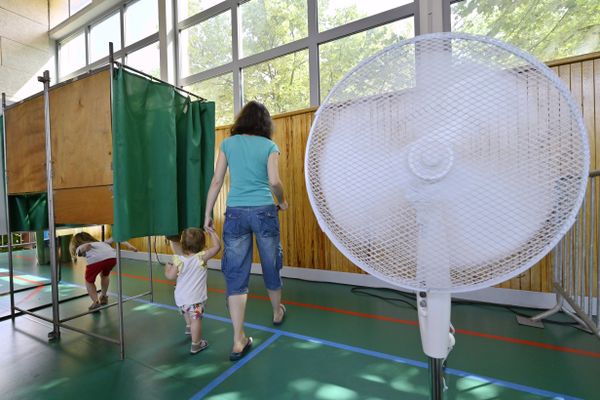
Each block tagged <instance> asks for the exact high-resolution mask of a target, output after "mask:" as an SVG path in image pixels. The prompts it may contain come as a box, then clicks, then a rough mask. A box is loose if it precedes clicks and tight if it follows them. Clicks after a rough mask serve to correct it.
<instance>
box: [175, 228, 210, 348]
mask: <svg viewBox="0 0 600 400" xmlns="http://www.w3.org/2000/svg"><path fill="white" fill-rule="evenodd" d="M208 234H209V235H210V238H211V242H212V245H211V247H210V248H208V249H206V250H204V247H205V238H204V232H203V231H202V230H201V229H196V228H188V229H186V230H184V231H183V232H182V233H181V237H180V238H176V237H172V236H170V237H168V238H167V239H169V240H171V248H172V249H173V253H175V255H174V256H173V262H172V263H168V264H167V265H166V266H165V276H166V277H167V279H176V280H177V283H176V285H175V304H177V307H179V310H180V311H181V314H183V318H184V319H185V325H186V329H185V333H186V334H187V335H189V334H191V336H192V345H191V347H190V353H191V354H196V353H199V352H201V351H202V350H204V349H206V348H207V347H208V342H207V341H206V340H204V339H202V315H203V314H204V304H205V303H206V299H207V298H208V295H207V290H206V276H207V272H206V262H207V261H208V260H209V259H211V258H213V257H214V256H215V255H216V254H217V253H218V252H219V250H221V242H220V241H219V237H218V236H217V234H216V232H215V231H214V230H211V231H209V232H208ZM177 239H178V240H177Z"/></svg>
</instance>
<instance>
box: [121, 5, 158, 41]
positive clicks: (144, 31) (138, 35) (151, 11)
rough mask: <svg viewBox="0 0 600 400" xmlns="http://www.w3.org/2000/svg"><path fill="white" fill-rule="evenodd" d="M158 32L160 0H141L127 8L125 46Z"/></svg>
mask: <svg viewBox="0 0 600 400" xmlns="http://www.w3.org/2000/svg"><path fill="white" fill-rule="evenodd" d="M156 32H158V2H157V1H156V0H139V1H136V2H135V3H132V4H131V5H129V6H127V8H126V9H125V46H128V45H130V44H131V43H135V42H137V41H138V40H140V39H143V38H145V37H148V36H150V35H152V34H153V33H156Z"/></svg>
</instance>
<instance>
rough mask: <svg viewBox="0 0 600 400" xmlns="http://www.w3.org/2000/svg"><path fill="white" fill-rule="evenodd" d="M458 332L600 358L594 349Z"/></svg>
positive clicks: (462, 330)
mask: <svg viewBox="0 0 600 400" xmlns="http://www.w3.org/2000/svg"><path fill="white" fill-rule="evenodd" d="M456 333H460V334H463V335H469V336H476V337H481V338H486V339H492V340H499V341H501V342H508V343H516V344H523V345H526V346H532V347H539V348H542V349H548V350H554V351H561V352H564V353H573V354H578V355H580V356H587V357H593V358H600V353H596V352H593V351H587V350H580V349H573V348H571V347H564V346H556V345H553V344H548V343H542V342H534V341H531V340H524V339H517V338H511V337H507V336H499V335H492V334H489V333H481V332H475V331H469V330H466V329H457V330H456Z"/></svg>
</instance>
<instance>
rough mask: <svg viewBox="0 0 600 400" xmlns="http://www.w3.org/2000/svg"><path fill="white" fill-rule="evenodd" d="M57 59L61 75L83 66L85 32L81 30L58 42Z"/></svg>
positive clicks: (84, 61) (84, 63)
mask: <svg viewBox="0 0 600 400" xmlns="http://www.w3.org/2000/svg"><path fill="white" fill-rule="evenodd" d="M58 61H59V64H58V69H59V76H61V77H63V76H65V75H68V74H70V73H71V72H75V71H77V70H78V69H81V68H83V67H85V65H86V60H85V34H84V33H83V32H80V33H78V34H77V35H76V36H73V37H71V38H69V39H66V40H65V41H64V42H60V44H59V50H58Z"/></svg>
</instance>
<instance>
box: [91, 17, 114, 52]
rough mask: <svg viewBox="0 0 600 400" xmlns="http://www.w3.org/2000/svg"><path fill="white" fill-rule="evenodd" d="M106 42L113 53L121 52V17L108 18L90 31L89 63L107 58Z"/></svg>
mask: <svg viewBox="0 0 600 400" xmlns="http://www.w3.org/2000/svg"><path fill="white" fill-rule="evenodd" d="M108 42H113V46H114V51H117V50H121V17H120V15H119V13H117V14H114V15H112V16H111V17H108V18H107V19H105V20H104V21H102V22H100V23H99V24H97V25H94V26H92V28H91V30H90V62H91V63H92V62H94V61H96V60H99V59H100V58H102V57H105V56H108Z"/></svg>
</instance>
